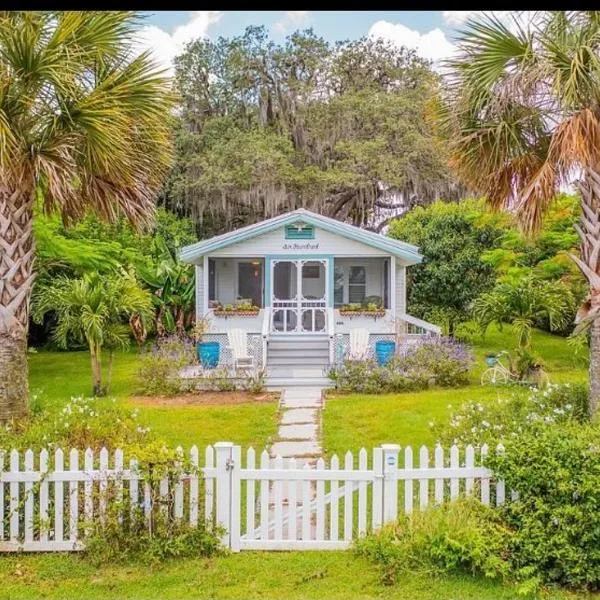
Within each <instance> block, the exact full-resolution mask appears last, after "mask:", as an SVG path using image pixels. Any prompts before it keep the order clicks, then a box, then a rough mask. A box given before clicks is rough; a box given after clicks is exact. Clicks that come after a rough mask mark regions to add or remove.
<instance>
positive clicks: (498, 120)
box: [442, 11, 600, 414]
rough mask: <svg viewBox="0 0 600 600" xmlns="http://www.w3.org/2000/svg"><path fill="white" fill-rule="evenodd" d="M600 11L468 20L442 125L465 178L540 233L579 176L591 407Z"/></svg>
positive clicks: (597, 372) (599, 398) (594, 388)
mask: <svg viewBox="0 0 600 600" xmlns="http://www.w3.org/2000/svg"><path fill="white" fill-rule="evenodd" d="M599 57H600V12H597V11H589V12H580V11H569V12H566V11H560V12H558V11H555V12H540V13H536V14H535V15H534V18H533V20H532V22H531V23H530V24H529V25H522V24H519V20H518V19H515V23H514V27H508V26H506V25H505V24H503V23H502V22H500V21H499V20H498V19H496V18H495V17H493V16H484V17H481V18H479V19H475V20H471V21H469V22H467V24H466V26H465V28H464V30H463V31H462V32H461V33H460V39H459V54H458V56H457V57H456V58H455V59H453V60H451V61H449V63H448V68H449V73H448V75H447V87H446V98H445V101H444V103H443V105H444V108H443V110H442V116H443V120H442V123H443V125H444V127H445V129H446V133H447V135H448V139H449V140H450V144H451V162H452V165H453V166H454V168H455V169H456V172H457V174H458V175H459V177H460V179H461V180H462V181H463V183H465V184H466V185H468V186H469V187H471V188H472V189H473V190H477V191H479V192H481V193H482V194H484V195H485V196H486V198H487V199H488V201H489V202H490V204H491V205H492V206H493V207H495V208H508V209H510V210H511V211H513V212H514V213H515V214H516V215H517V217H518V218H519V222H520V223H521V226H522V227H523V229H524V230H525V231H527V232H530V233H535V232H536V231H537V230H538V229H539V227H540V224H541V222H542V219H543V218H544V215H545V213H546V211H547V209H548V207H549V205H550V203H551V202H552V200H553V198H554V197H555V196H556V194H557V192H558V191H559V189H560V186H561V184H564V183H565V182H568V181H570V180H572V179H573V177H574V176H578V177H579V178H580V181H579V189H580V192H581V204H582V209H583V211H582V212H583V216H582V224H581V227H580V228H578V230H577V231H578V233H579V236H580V238H581V256H580V257H576V256H573V257H572V258H573V260H574V261H575V262H576V263H577V265H578V266H579V267H580V269H581V271H582V272H583V274H584V275H585V276H586V277H587V279H588V282H589V285H590V292H589V296H588V298H587V300H586V304H585V305H584V307H582V309H583V310H582V311H581V313H580V315H581V314H583V316H584V317H587V319H586V323H587V324H589V325H590V326H591V336H590V337H591V341H590V346H591V347H590V371H589V377H590V412H591V413H592V414H593V413H595V412H596V410H597V408H598V405H599V402H600V319H596V317H597V316H598V315H600V218H599V215H600V58H599Z"/></svg>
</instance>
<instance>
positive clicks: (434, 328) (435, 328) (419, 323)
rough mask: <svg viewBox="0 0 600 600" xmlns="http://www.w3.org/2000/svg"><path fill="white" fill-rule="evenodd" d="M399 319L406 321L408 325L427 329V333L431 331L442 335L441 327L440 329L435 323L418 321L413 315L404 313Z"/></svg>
mask: <svg viewBox="0 0 600 600" xmlns="http://www.w3.org/2000/svg"><path fill="white" fill-rule="evenodd" d="M398 318H399V319H400V320H402V321H406V322H407V323H410V324H411V325H415V326H416V327H421V328H422V329H425V331H431V332H432V333H435V334H437V335H440V334H441V333H442V329H441V327H438V326H437V325H434V324H433V323H429V322H427V321H423V319H418V318H417V317H413V316H412V315H409V314H406V313H404V314H402V315H399V316H398Z"/></svg>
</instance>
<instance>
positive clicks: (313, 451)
mask: <svg viewBox="0 0 600 600" xmlns="http://www.w3.org/2000/svg"><path fill="white" fill-rule="evenodd" d="M320 455H321V445H320V444H319V443H318V442H314V441H303V442H275V443H274V444H273V445H272V446H271V456H281V457H283V458H290V457H292V456H293V457H296V458H298V457H304V456H320Z"/></svg>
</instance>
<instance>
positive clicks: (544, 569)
mask: <svg viewBox="0 0 600 600" xmlns="http://www.w3.org/2000/svg"><path fill="white" fill-rule="evenodd" d="M599 436H600V431H598V427H597V426H584V427H582V426H581V425H580V424H572V425H571V424H568V423H567V424H561V425H560V426H548V425H547V424H546V423H544V422H539V421H536V423H535V425H533V426H532V427H530V428H528V429H526V430H524V431H523V432H522V433H521V434H520V435H519V443H513V444H510V445H508V446H507V447H506V450H505V454H504V456H490V458H489V460H488V466H489V467H490V468H491V469H492V470H493V471H494V473H495V475H496V476H497V477H501V478H502V479H503V480H504V481H505V483H506V486H507V489H513V490H518V492H519V497H518V499H517V500H515V501H511V502H508V503H506V505H505V506H504V507H503V508H502V509H500V512H501V515H502V517H503V520H504V522H505V523H506V524H507V526H508V527H510V528H511V529H512V530H513V536H512V537H511V540H510V543H509V551H510V562H511V566H512V569H513V571H514V572H515V573H516V576H517V577H518V578H519V579H521V580H523V581H524V586H523V587H524V589H526V590H529V589H532V588H536V587H538V586H539V585H540V584H545V583H558V584H561V585H565V586H569V587H576V588H588V589H590V590H598V589H599V588H600V550H599V549H600V513H599V511H598V506H599V505H600V452H599V447H598V439H600V438H599Z"/></svg>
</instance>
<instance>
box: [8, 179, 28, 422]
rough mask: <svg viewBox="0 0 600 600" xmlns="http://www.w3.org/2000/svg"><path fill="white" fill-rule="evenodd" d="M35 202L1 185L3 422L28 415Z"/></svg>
mask: <svg viewBox="0 0 600 600" xmlns="http://www.w3.org/2000/svg"><path fill="white" fill-rule="evenodd" d="M32 221H33V213H32V201H31V199H30V198H29V197H28V196H27V195H25V194H22V193H20V192H19V191H11V190H9V189H7V188H6V187H3V186H2V185H1V182H0V421H7V420H9V419H13V418H19V417H22V416H23V415H24V414H25V413H26V412H27V396H28V390H29V388H28V371H27V326H28V322H29V297H30V294H31V287H32V284H33V279H34V274H33V260H34V242H33V231H32Z"/></svg>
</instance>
